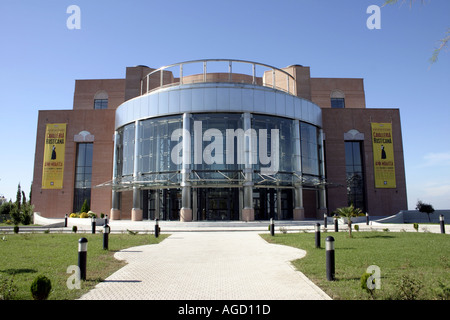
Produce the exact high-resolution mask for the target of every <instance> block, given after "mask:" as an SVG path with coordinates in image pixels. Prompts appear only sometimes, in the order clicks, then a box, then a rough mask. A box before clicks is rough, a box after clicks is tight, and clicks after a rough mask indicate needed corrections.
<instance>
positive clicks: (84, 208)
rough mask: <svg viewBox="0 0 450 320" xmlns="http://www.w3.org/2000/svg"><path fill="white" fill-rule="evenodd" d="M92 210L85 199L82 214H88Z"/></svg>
mask: <svg viewBox="0 0 450 320" xmlns="http://www.w3.org/2000/svg"><path fill="white" fill-rule="evenodd" d="M89 210H90V208H89V204H88V201H87V199H84V202H83V205H82V206H81V210H80V212H88V211H89Z"/></svg>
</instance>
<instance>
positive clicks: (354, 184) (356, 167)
mask: <svg viewBox="0 0 450 320" xmlns="http://www.w3.org/2000/svg"><path fill="white" fill-rule="evenodd" d="M362 154H363V153H362V143H361V142H360V141H346V142H345V168H346V180H347V201H348V205H351V204H353V205H354V206H355V207H356V208H360V209H361V210H362V211H363V212H364V211H365V210H366V206H365V191H364V185H365V183H364V171H363V168H364V167H363V162H362Z"/></svg>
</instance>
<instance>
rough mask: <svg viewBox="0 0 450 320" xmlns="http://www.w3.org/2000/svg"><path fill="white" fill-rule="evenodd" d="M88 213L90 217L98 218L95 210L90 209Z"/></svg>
mask: <svg viewBox="0 0 450 320" xmlns="http://www.w3.org/2000/svg"><path fill="white" fill-rule="evenodd" d="M87 214H88V217H89V218H92V217H94V218H97V214H96V213H95V212H93V211H89V212H88V213H87Z"/></svg>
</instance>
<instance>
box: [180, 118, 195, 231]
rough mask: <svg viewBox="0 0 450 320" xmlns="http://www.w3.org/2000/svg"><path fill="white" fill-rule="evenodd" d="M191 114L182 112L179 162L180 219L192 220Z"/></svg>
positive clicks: (184, 220)
mask: <svg viewBox="0 0 450 320" xmlns="http://www.w3.org/2000/svg"><path fill="white" fill-rule="evenodd" d="M190 159H191V115H190V114H189V113H184V114H183V163H182V164H181V209H180V221H183V222H187V221H192V201H191V182H190V180H189V175H190V173H191V165H190V164H191V161H190Z"/></svg>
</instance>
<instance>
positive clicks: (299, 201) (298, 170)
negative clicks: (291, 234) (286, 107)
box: [292, 120, 305, 220]
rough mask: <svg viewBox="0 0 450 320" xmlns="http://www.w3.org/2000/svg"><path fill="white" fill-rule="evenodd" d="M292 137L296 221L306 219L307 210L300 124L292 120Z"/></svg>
mask: <svg viewBox="0 0 450 320" xmlns="http://www.w3.org/2000/svg"><path fill="white" fill-rule="evenodd" d="M292 121H293V123H292V131H293V132H292V137H293V139H294V141H293V143H294V148H293V151H294V157H293V161H294V163H293V169H294V175H293V177H292V184H293V185H294V212H293V219H294V220H304V219H305V209H304V208H303V188H302V153H301V150H302V149H301V141H300V122H299V121H298V120H292Z"/></svg>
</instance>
